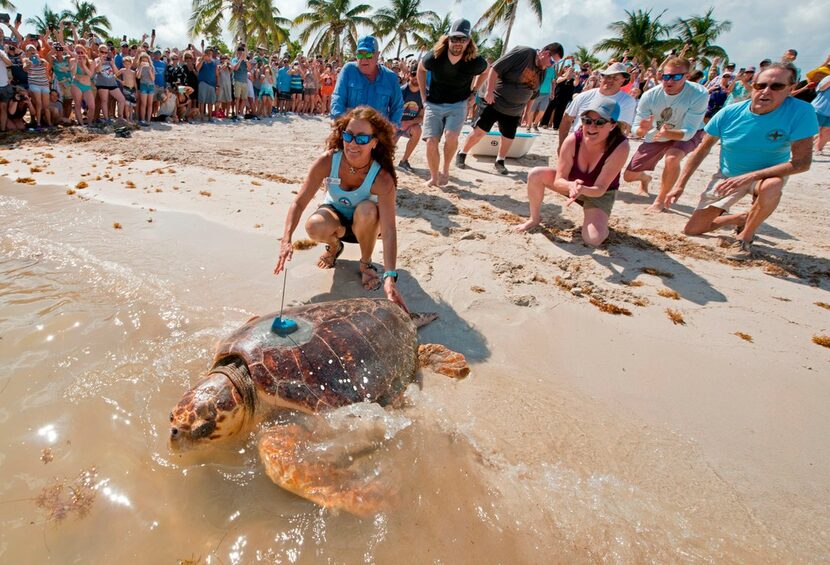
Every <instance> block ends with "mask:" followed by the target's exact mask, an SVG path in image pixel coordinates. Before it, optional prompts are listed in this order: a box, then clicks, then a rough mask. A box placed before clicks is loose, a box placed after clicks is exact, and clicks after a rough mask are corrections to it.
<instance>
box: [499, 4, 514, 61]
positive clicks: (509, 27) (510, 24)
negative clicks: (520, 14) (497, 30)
mask: <svg viewBox="0 0 830 565" xmlns="http://www.w3.org/2000/svg"><path fill="white" fill-rule="evenodd" d="M510 3H511V4H513V10H512V11H511V13H510V21H508V22H507V33H506V34H504V43H503V44H502V46H501V55H504V54H505V53H506V52H507V44H508V43H510V32H511V31H513V22H515V21H516V0H512V1H511V2H510ZM501 55H499V56H501Z"/></svg>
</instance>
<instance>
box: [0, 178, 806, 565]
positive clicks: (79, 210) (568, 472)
mask: <svg viewBox="0 0 830 565" xmlns="http://www.w3.org/2000/svg"><path fill="white" fill-rule="evenodd" d="M33 190H37V191H39V192H37V193H34V192H33ZM151 217H152V218H153V220H154V221H153V222H152V223H149V222H147V220H148V219H150V218H151ZM115 221H118V222H119V223H121V224H122V226H123V229H121V230H115V229H113V227H112V224H113V222H115ZM0 222H1V223H2V226H3V228H2V233H1V234H0V367H2V373H0V426H2V436H1V437H0V446H2V449H1V450H0V473H2V476H3V478H4V480H3V481H2V483H0V532H2V533H0V561H2V562H5V563H24V562H27V563H44V562H56V563H112V562H148V563H149V562H153V563H155V562H158V563H171V562H176V561H177V560H188V559H190V560H194V561H195V560H197V559H201V560H202V562H205V563H251V562H266V563H320V562H327V563H355V562H366V563H373V562H381V563H383V562H391V561H395V562H405V563H424V562H433V563H549V562H553V561H568V562H595V561H610V562H620V563H626V562H640V561H650V562H661V563H662V562H675V561H692V562H697V561H702V562H713V561H718V562H720V561H745V562H746V561H749V562H759V561H778V560H787V559H792V558H793V557H794V556H796V557H797V556H799V555H802V556H803V554H802V551H804V552H807V553H806V554H807V555H809V554H810V552H811V551H814V550H815V548H814V547H812V546H809V545H808V544H807V543H806V542H804V543H805V545H803V546H801V545H800V544H801V543H802V541H803V540H787V541H786V542H785V541H783V540H781V539H779V538H777V537H775V536H774V535H772V534H770V532H769V531H767V530H766V528H765V526H764V525H763V524H762V523H760V522H759V521H758V520H757V519H756V518H755V517H754V516H753V513H752V511H751V510H750V509H749V508H748V507H747V506H746V505H744V504H743V503H742V501H741V500H740V496H739V495H738V494H737V493H736V492H735V491H734V490H733V489H732V488H731V487H730V485H728V484H727V483H726V482H725V481H723V480H722V479H721V478H720V477H719V476H718V474H717V473H716V472H714V470H712V469H711V468H710V467H709V466H708V465H707V464H706V462H705V461H703V460H702V459H701V457H700V456H699V454H698V453H697V451H696V450H695V448H694V446H692V445H689V444H688V443H687V442H685V441H684V440H683V439H682V438H678V437H675V436H673V435H672V434H669V433H664V432H661V431H659V430H653V429H648V428H645V427H643V426H640V425H638V424H637V423H636V422H627V421H619V420H618V419H615V418H614V417H612V416H610V415H607V414H603V413H602V412H601V411H600V410H599V409H598V407H597V406H595V405H592V404H591V403H590V402H588V401H585V400H584V399H580V398H577V397H573V396H569V395H568V394H566V393H564V392H561V391H557V390H556V389H555V387H554V385H552V384H550V383H549V382H544V381H543V379H542V378H541V377H543V376H544V368H543V367H538V366H535V365H534V363H533V361H532V360H526V361H524V363H525V364H524V365H523V366H521V367H518V366H515V365H511V364H507V363H505V362H504V361H503V358H502V357H494V358H493V359H490V360H484V361H481V362H479V363H477V364H474V366H473V373H472V375H471V376H470V377H469V378H468V379H467V380H466V381H462V382H459V383H456V382H452V381H450V380H449V379H445V378H443V377H439V376H434V375H428V376H426V377H425V382H424V388H423V390H420V391H418V390H413V391H412V392H411V395H410V397H409V400H408V402H407V406H406V407H405V408H403V409H402V410H400V411H399V412H398V413H396V414H395V415H394V417H393V416H392V415H390V418H389V420H388V422H387V423H388V425H389V426H390V436H391V439H390V440H389V441H387V442H384V443H383V444H382V445H380V446H379V447H378V449H379V453H380V457H381V458H382V459H383V460H384V464H385V466H386V467H388V468H389V469H391V471H389V472H390V473H393V474H394V475H393V477H394V478H395V480H396V481H397V482H398V483H399V492H398V498H397V503H396V505H395V507H394V508H393V509H392V510H389V511H387V512H383V513H380V514H377V515H375V516H373V517H371V518H368V519H359V518H356V517H353V516H351V515H349V514H346V513H342V512H341V513H337V512H329V511H325V510H321V509H319V508H317V507H316V506H314V505H313V504H311V503H310V502H307V501H305V500H303V499H301V498H298V497H296V496H293V495H291V494H289V493H287V492H284V491H282V490H281V489H279V488H278V487H277V486H276V485H274V484H273V483H271V482H270V480H269V479H268V478H267V476H266V475H265V473H264V472H263V470H262V468H261V466H260V464H259V459H258V454H257V452H256V446H255V438H254V437H253V436H248V437H244V438H240V439H239V440H238V441H233V442H230V443H228V444H226V445H224V446H222V447H220V448H217V449H215V450H210V451H201V452H196V453H187V454H184V455H176V454H172V453H171V452H170V451H169V450H168V448H167V433H168V429H167V413H168V412H169V410H170V408H172V406H173V405H174V404H175V403H176V402H177V401H178V399H179V397H180V396H181V394H182V392H184V391H185V390H186V389H187V388H188V387H189V386H191V385H192V384H194V383H195V382H196V381H197V380H198V377H199V376H200V375H201V374H203V373H204V371H205V370H206V369H207V368H208V366H209V364H210V361H211V357H212V352H213V347H214V345H215V343H216V342H217V340H219V339H221V338H222V337H223V336H224V335H226V334H228V333H229V332H231V331H232V330H233V329H235V328H236V327H237V326H238V325H240V324H242V323H244V322H245V321H246V320H247V319H248V318H250V317H251V316H252V315H254V314H262V313H265V312H268V311H270V310H273V309H275V308H276V302H277V298H276V297H277V292H278V289H279V285H278V283H277V282H276V281H275V280H274V279H273V277H272V276H271V275H270V268H271V266H272V265H271V261H272V252H273V250H274V249H275V245H274V243H273V241H272V240H271V239H270V238H268V237H266V236H259V235H252V234H246V233H242V232H238V231H235V230H231V229H228V228H226V227H222V226H218V225H216V224H212V223H210V222H207V221H205V220H202V219H199V218H194V217H192V216H188V215H184V214H177V213H171V212H167V213H162V212H158V213H153V214H150V213H149V212H144V211H137V210H130V209H127V208H123V207H116V206H109V205H104V204H98V203H93V202H86V203H82V204H78V205H72V206H66V197H65V195H62V194H61V193H60V192H59V191H57V190H51V189H48V188H45V187H38V188H37V189H26V190H21V189H13V190H12V189H9V190H4V191H3V192H2V193H0ZM240 249H244V250H245V252H244V253H240V252H239V250H240ZM298 271H299V272H300V273H302V272H303V271H302V269H298ZM433 331H437V330H433ZM444 331H453V330H452V328H449V329H445V330H444ZM428 335H433V336H434V335H435V334H434V333H433V334H428ZM505 391H509V394H507V393H505ZM401 419H403V420H401ZM401 421H404V422H405V425H401ZM393 428H394V429H393ZM344 441H347V440H346V439H344Z"/></svg>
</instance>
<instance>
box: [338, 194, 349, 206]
mask: <svg viewBox="0 0 830 565" xmlns="http://www.w3.org/2000/svg"><path fill="white" fill-rule="evenodd" d="M338 202H340V204H342V205H343V206H348V207H349V208H351V207H352V201H351V200H349V199H348V198H346V197H345V196H343V197H341V198H340V199H339V200H338Z"/></svg>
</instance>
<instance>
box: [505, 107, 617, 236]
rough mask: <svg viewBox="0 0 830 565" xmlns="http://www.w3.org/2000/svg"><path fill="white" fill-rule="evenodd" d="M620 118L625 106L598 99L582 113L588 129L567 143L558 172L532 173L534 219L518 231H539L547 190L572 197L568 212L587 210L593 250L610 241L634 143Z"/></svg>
mask: <svg viewBox="0 0 830 565" xmlns="http://www.w3.org/2000/svg"><path fill="white" fill-rule="evenodd" d="M619 115H620V108H619V106H618V105H617V103H616V102H614V101H613V100H610V99H608V98H605V99H603V98H598V99H596V100H595V101H594V102H593V103H592V104H591V105H590V106H589V107H588V108H586V109H585V111H583V112H582V115H581V116H580V119H581V120H582V127H580V128H579V129H578V130H577V131H576V132H574V133H572V134H571V135H569V136H568V137H567V139H565V142H564V143H563V144H562V150H561V151H560V152H559V160H558V162H557V167H556V168H555V169H554V168H551V167H536V168H534V169H533V170H531V171H530V174H529V175H528V177H527V195H528V199H529V200H530V219H529V220H528V221H527V222H525V223H523V224H522V225H520V226H516V228H515V229H516V231H520V232H524V231H527V230H529V229H530V228H533V227H535V226H538V225H539V222H541V220H542V217H541V213H542V199H543V198H544V195H545V188H550V189H551V190H553V191H554V192H558V193H559V194H561V195H563V196H566V197H568V203H567V204H566V205H567V206H570V205H571V203H573V202H576V203H577V204H579V205H580V206H582V208H583V210H584V213H585V219H584V221H583V222H582V241H584V242H585V243H587V244H588V245H592V246H597V245H600V244H601V243H602V242H603V241H605V239H606V238H607V237H608V218H609V217H610V216H611V208H613V206H614V199H615V198H616V195H617V189H618V188H619V186H620V172H621V171H622V169H623V167H624V166H625V163H626V160H627V159H628V150H629V147H628V140H627V139H626V138H625V135H624V134H623V133H622V131H620V127H619V124H618V123H617V119H618V118H619Z"/></svg>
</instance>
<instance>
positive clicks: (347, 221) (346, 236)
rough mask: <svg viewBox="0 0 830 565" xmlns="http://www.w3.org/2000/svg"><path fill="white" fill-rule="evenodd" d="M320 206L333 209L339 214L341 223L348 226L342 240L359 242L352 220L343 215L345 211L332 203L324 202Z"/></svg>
mask: <svg viewBox="0 0 830 565" xmlns="http://www.w3.org/2000/svg"><path fill="white" fill-rule="evenodd" d="M320 208H326V209H327V210H331V211H332V212H334V214H335V215H336V216H337V219H338V220H340V225H341V226H343V227H344V228H346V233H344V234H343V237H341V238H340V241H344V242H346V243H357V237H355V235H354V232H353V231H352V220H350V219H349V218H347V217H346V216H344V215H343V213H342V212H341V211H340V210H338V209H337V208H335V207H334V206H332V205H331V204H323V205H321V206H320Z"/></svg>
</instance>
